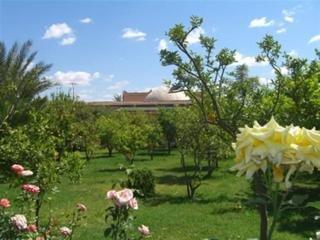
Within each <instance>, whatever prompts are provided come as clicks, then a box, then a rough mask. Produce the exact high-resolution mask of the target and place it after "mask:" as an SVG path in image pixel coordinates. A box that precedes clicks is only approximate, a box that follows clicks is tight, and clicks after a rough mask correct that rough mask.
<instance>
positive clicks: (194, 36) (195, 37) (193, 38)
mask: <svg viewBox="0 0 320 240" xmlns="http://www.w3.org/2000/svg"><path fill="white" fill-rule="evenodd" d="M201 34H204V29H203V28H201V27H199V28H196V29H195V30H193V31H192V32H191V33H190V34H189V35H188V37H187V39H186V42H188V43H189V44H190V45H191V44H195V43H198V42H200V35H201Z"/></svg>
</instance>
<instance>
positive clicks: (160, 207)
mask: <svg viewBox="0 0 320 240" xmlns="http://www.w3.org/2000/svg"><path fill="white" fill-rule="evenodd" d="M124 163H125V162H124V159H123V158H122V156H121V155H115V156H114V157H112V158H107V157H105V156H104V155H103V152H100V153H99V154H97V156H96V158H95V159H93V160H92V161H91V162H90V163H88V166H87V167H86V169H85V171H84V175H83V178H82V181H81V183H79V184H70V183H69V182H67V181H65V182H62V183H61V184H60V185H59V191H60V192H59V193H57V194H56V195H55V196H53V201H52V209H53V212H54V214H57V215H58V216H61V220H60V221H61V223H63V217H62V216H63V215H64V214H65V213H67V212H69V211H70V209H73V208H74V205H75V204H76V203H77V202H82V203H84V204H86V205H87V207H88V212H87V215H88V218H87V224H86V226H84V227H83V228H82V229H80V230H78V232H77V234H76V235H75V236H74V239H75V240H77V239H79V240H80V239H81V240H91V239H92V240H93V239H94V240H99V239H104V237H103V231H104V228H105V226H106V225H105V223H104V213H105V209H106V207H107V206H108V204H109V202H108V201H107V200H105V193H106V191H107V190H109V189H111V186H112V184H113V183H114V182H115V181H116V180H119V179H120V178H125V175H124V173H123V171H121V170H120V169H119V164H124ZM232 164H233V162H232V161H224V162H221V164H220V168H219V170H217V171H216V172H214V173H213V176H212V178H211V179H208V180H206V181H204V182H203V184H202V185H201V187H200V188H199V190H198V194H197V198H196V199H195V200H194V201H188V200H186V199H185V195H186V189H185V186H184V185H183V183H182V178H181V176H182V173H181V171H180V168H179V158H178V154H177V153H175V152H174V153H173V154H172V155H170V156H168V155H166V154H163V155H158V156H156V157H155V158H154V160H153V161H150V160H149V157H148V156H144V155H139V156H137V159H136V161H135V167H136V168H148V169H151V170H152V171H153V172H154V174H155V176H156V179H157V186H156V196H155V197H154V198H152V199H149V200H145V201H143V200H139V210H138V211H135V212H134V213H135V215H136V216H137V219H136V222H135V224H136V225H139V224H145V225H148V226H150V229H151V231H152V237H151V238H150V239H161V240H189V239H190V240H191V239H192V240H197V239H199V240H202V239H205V238H209V237H215V238H217V239H219V240H236V239H241V240H246V239H250V238H257V237H258V231H259V221H258V216H257V214H256V211H255V210H254V209H250V208H249V207H246V206H245V205H244V202H245V201H246V199H247V198H248V191H249V185H248V183H247V181H246V180H245V179H244V178H242V177H240V178H239V177H236V176H235V174H234V173H230V172H229V171H228V169H229V167H230V166H231V165H232ZM0 190H1V191H2V192H3V194H0V197H2V196H3V195H5V194H6V193H7V186H5V185H3V186H1V188H0ZM311 210H312V211H311ZM311 210H310V209H303V210H299V211H298V212H295V214H293V215H292V214H289V213H285V217H284V218H283V219H282V224H281V225H280V227H279V229H278V232H277V233H276V234H275V237H274V239H277V240H285V239H309V237H310V236H312V233H314V232H315V231H316V230H317V225H318V224H317V223H316V221H315V220H314V219H313V216H314V214H316V212H315V210H314V209H311ZM43 214H47V213H46V210H45V209H44V211H43ZM319 229H320V225H319Z"/></svg>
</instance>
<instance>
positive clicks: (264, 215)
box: [254, 171, 268, 240]
mask: <svg viewBox="0 0 320 240" xmlns="http://www.w3.org/2000/svg"><path fill="white" fill-rule="evenodd" d="M254 184H255V192H256V195H257V197H258V198H259V199H260V200H261V202H260V203H259V204H258V212H259V214H260V240H267V239H268V209H267V199H266V196H267V189H266V186H265V183H264V182H263V179H262V173H261V171H259V172H257V173H256V174H255V175H254Z"/></svg>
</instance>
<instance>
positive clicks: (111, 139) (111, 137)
mask: <svg viewBox="0 0 320 240" xmlns="http://www.w3.org/2000/svg"><path fill="white" fill-rule="evenodd" d="M96 124H97V128H98V132H99V138H100V143H101V145H102V146H103V147H106V148H107V149H108V155H109V157H111V156H112V152H113V149H114V147H115V145H116V142H115V141H116V139H115V137H116V132H117V130H118V128H119V124H118V122H117V118H116V114H113V113H110V114H108V115H102V116H100V117H99V118H98V119H97V122H96Z"/></svg>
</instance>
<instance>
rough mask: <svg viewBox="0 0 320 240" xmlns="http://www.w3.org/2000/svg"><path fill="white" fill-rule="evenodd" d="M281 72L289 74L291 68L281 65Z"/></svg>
mask: <svg viewBox="0 0 320 240" xmlns="http://www.w3.org/2000/svg"><path fill="white" fill-rule="evenodd" d="M280 72H281V73H282V74H283V75H287V74H288V73H289V70H288V68H286V67H280Z"/></svg>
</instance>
